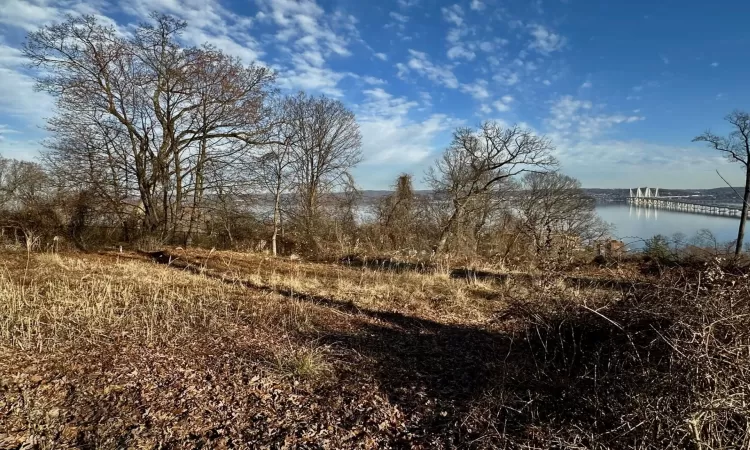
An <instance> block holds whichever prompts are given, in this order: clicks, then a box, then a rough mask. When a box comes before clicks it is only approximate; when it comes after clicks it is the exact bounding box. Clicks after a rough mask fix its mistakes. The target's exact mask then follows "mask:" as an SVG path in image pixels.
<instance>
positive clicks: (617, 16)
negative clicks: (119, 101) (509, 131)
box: [0, 0, 750, 189]
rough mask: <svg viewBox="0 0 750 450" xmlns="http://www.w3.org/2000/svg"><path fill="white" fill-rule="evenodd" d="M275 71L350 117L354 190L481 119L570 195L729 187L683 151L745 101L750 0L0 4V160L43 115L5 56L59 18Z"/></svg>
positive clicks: (30, 152)
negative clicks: (533, 137) (88, 21)
mask: <svg viewBox="0 0 750 450" xmlns="http://www.w3.org/2000/svg"><path fill="white" fill-rule="evenodd" d="M151 11H160V12H165V13H170V14H173V15H176V16H179V17H181V18H183V19H185V20H187V21H188V24H189V29H188V30H187V31H186V33H185V34H184V36H183V39H184V40H185V43H186V44H188V45H200V44H203V43H210V44H213V45H215V46H217V47H219V48H221V49H223V50H224V51H226V52H228V53H231V54H234V55H236V56H239V57H241V58H242V59H243V60H244V61H246V62H253V61H255V62H257V63H259V64H264V65H267V66H269V67H272V68H273V69H275V70H276V71H277V73H278V79H279V84H280V86H281V87H282V88H283V89H284V90H286V91H290V92H291V91H295V90H298V89H304V90H306V91H309V92H312V93H323V94H326V95H330V96H334V97H337V98H339V99H341V100H342V101H343V102H345V103H346V104H347V105H348V106H349V107H350V108H351V109H352V110H354V111H355V113H356V114H357V117H358V121H359V122H360V125H361V128H362V133H363V153H364V157H365V160H364V162H363V163H362V164H361V165H360V166H359V167H358V168H357V169H356V170H355V176H356V178H357V181H358V183H359V184H360V185H361V187H363V188H366V189H382V188H387V187H388V186H389V185H390V184H391V183H392V182H393V180H394V179H395V177H396V176H397V175H398V174H399V173H400V172H404V171H406V172H411V173H413V174H414V176H415V179H416V180H421V178H422V174H423V173H424V170H425V168H426V167H428V166H429V165H430V164H431V163H432V161H434V159H435V158H436V157H437V156H438V155H439V154H440V152H441V151H442V149H443V148H444V147H445V145H446V144H447V143H448V141H449V139H450V134H451V131H452V130H453V129H454V128H455V127H456V126H471V125H476V124H478V123H480V122H481V121H482V120H485V119H493V120H498V121H501V122H503V123H506V124H513V123H519V124H522V125H524V126H526V127H529V128H532V129H533V130H535V131H536V132H538V133H541V134H546V135H548V136H549V137H550V138H551V139H552V140H553V143H554V144H555V146H556V148H557V150H556V153H557V156H558V158H559V159H560V161H561V164H562V170H563V171H564V172H565V173H567V174H569V175H572V176H575V177H577V178H579V179H580V180H581V181H582V182H583V185H584V186H586V187H631V186H636V185H652V186H660V187H667V188H668V187H672V188H678V187H718V186H722V185H723V182H722V181H721V179H719V177H718V176H717V175H716V173H715V170H717V169H718V170H720V171H721V173H722V175H723V176H724V177H725V178H727V179H729V180H730V181H732V182H733V184H741V183H742V180H743V176H742V172H741V170H740V168H739V167H737V166H735V165H729V164H727V163H726V162H725V161H724V160H723V159H721V158H720V157H719V156H718V155H716V154H715V153H714V152H712V151H710V150H709V149H707V148H705V147H703V146H701V145H699V144H693V143H691V139H692V138H693V137H694V136H696V135H697V134H700V133H701V132H703V131H704V130H705V129H707V128H711V129H712V130H714V131H717V132H725V131H726V130H727V129H726V127H725V125H724V123H723V121H722V118H723V117H724V116H725V115H726V114H727V113H728V112H730V111H731V110H732V109H735V108H740V109H742V108H745V109H748V108H750V92H749V91H748V89H747V77H748V74H750V60H748V58H747V51H748V48H750V46H749V44H750V28H748V27H747V18H748V17H750V2H747V1H740V0H735V1H728V0H717V1H712V2H710V3H708V2H705V1H698V0H682V1H674V0H659V1H653V0H651V1H644V0H631V1H624V0H623V1H602V0H465V1H455V0H451V1H442V0H380V1H364V0H356V1H355V0H243V1H225V0H188V1H178V0H123V1H116V2H112V1H110V2H107V1H101V0H99V1H97V0H95V1H88V2H84V1H79V0H0V154H2V155H3V156H6V157H16V158H26V159H31V158H34V157H35V156H36V155H38V151H39V149H40V141H41V140H42V139H43V138H44V131H43V126H44V118H45V117H47V116H49V115H50V114H51V113H52V111H53V110H54V102H53V100H52V99H51V98H49V97H48V96H47V95H46V94H43V93H39V92H34V90H33V79H32V76H33V74H32V73H31V72H29V70H28V69H27V68H25V67H24V66H23V62H24V61H23V59H22V57H21V55H20V51H19V48H20V46H21V45H22V42H23V39H24V36H25V34H26V33H27V32H28V31H30V30H34V29H36V28H37V27H39V26H40V25H43V24H45V23H50V22H53V21H55V20H60V18H61V17H63V15H64V14H65V13H66V12H71V13H74V14H75V13H87V14H95V15H97V16H99V17H101V19H102V20H103V21H107V22H109V23H111V24H113V25H115V26H117V27H118V28H120V29H121V30H123V32H127V30H128V29H130V28H132V26H133V24H134V23H137V22H139V21H142V20H144V19H145V18H146V17H147V16H148V14H149V12H151Z"/></svg>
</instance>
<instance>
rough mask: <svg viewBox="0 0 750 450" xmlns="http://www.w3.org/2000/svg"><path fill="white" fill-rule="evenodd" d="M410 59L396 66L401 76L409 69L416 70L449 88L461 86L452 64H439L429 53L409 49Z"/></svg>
mask: <svg viewBox="0 0 750 450" xmlns="http://www.w3.org/2000/svg"><path fill="white" fill-rule="evenodd" d="M409 55H410V58H409V61H408V62H407V63H406V64H401V63H399V64H397V65H396V67H397V69H398V71H399V75H400V76H402V77H403V76H404V75H405V74H406V73H407V72H409V71H414V72H416V73H418V74H419V75H422V76H423V77H425V78H427V79H428V80H431V81H433V82H435V83H438V84H441V85H443V86H445V87H447V88H451V89H457V88H458V87H459V82H458V78H456V75H455V74H454V73H453V71H452V69H451V67H450V66H439V65H436V64H433V63H432V62H431V61H430V59H429V57H428V56H427V53H424V52H419V51H416V50H412V49H409Z"/></svg>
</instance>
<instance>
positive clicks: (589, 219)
mask: <svg viewBox="0 0 750 450" xmlns="http://www.w3.org/2000/svg"><path fill="white" fill-rule="evenodd" d="M522 188H523V189H522V190H521V191H520V192H519V196H518V201H517V207H516V211H517V213H518V215H519V216H520V218H521V220H522V223H523V228H524V230H525V233H526V234H527V235H528V236H529V237H530V238H531V241H532V243H533V245H534V249H535V252H536V253H537V254H538V253H540V252H541V251H542V250H543V249H551V247H553V246H557V247H564V246H565V244H567V240H568V239H571V238H580V239H582V240H588V241H591V240H594V239H597V238H600V237H602V236H603V235H604V234H605V233H606V230H607V227H606V226H605V224H604V223H603V222H602V221H601V219H599V217H598V216H597V215H596V212H595V210H594V208H595V200H594V199H593V198H592V197H590V196H589V195H587V194H586V193H585V192H584V191H583V190H582V189H581V183H580V182H579V181H578V180H576V179H575V178H572V177H569V176H567V175H563V174H561V173H559V172H548V173H528V174H526V175H525V176H524V177H523V181H522ZM556 241H557V242H556Z"/></svg>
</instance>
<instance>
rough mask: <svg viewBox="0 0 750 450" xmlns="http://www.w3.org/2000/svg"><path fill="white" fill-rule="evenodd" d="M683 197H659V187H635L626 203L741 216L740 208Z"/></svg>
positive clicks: (715, 214) (716, 214) (673, 209)
mask: <svg viewBox="0 0 750 450" xmlns="http://www.w3.org/2000/svg"><path fill="white" fill-rule="evenodd" d="M682 198H684V197H660V196H659V188H654V189H652V188H648V187H645V188H640V187H639V188H636V189H635V190H633V189H630V195H629V196H628V200H627V201H628V203H629V204H631V205H634V206H642V207H645V208H656V209H666V210H671V211H682V212H689V213H695V214H709V215H712V216H730V217H741V216H742V208H740V207H737V206H726V205H708V204H704V203H695V202H686V201H682V200H680V199H682Z"/></svg>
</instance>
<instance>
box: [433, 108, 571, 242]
mask: <svg viewBox="0 0 750 450" xmlns="http://www.w3.org/2000/svg"><path fill="white" fill-rule="evenodd" d="M553 149H554V148H553V146H552V143H551V142H550V141H549V139H547V138H546V137H542V136H537V135H535V134H534V133H532V132H531V131H528V130H524V129H521V128H519V127H517V126H513V127H509V128H504V127H503V126H502V125H500V124H498V123H497V122H491V121H490V122H485V123H483V124H482V125H481V126H480V127H479V129H478V130H474V129H471V128H459V129H457V130H456V131H455V132H454V133H453V140H452V142H451V144H450V146H449V147H448V148H447V149H446V151H445V153H444V154H443V156H442V158H441V159H440V160H438V162H437V163H436V164H435V166H434V167H432V168H431V169H430V170H429V171H428V173H427V182H428V183H429V184H430V185H431V186H432V188H433V190H435V191H436V192H437V193H438V194H439V195H441V196H442V198H443V199H445V200H446V201H449V202H450V203H451V206H452V208H451V213H450V216H449V217H447V219H446V220H445V221H444V224H443V226H442V231H441V233H440V238H439V240H438V243H437V246H436V248H435V251H436V252H443V251H444V250H445V247H446V244H447V242H448V238H449V237H450V235H451V234H452V233H455V232H456V228H457V225H458V224H459V223H460V222H461V220H462V219H463V216H464V214H465V213H466V211H467V209H468V208H470V207H471V206H472V202H474V201H476V200H477V199H478V197H479V196H483V195H488V194H490V193H491V192H492V191H493V190H496V189H497V188H498V186H500V185H501V184H502V183H503V182H505V181H508V180H510V179H511V178H513V177H515V176H517V175H519V174H521V173H525V172H546V171H548V170H550V169H551V168H553V167H555V166H556V164H557V161H556V160H555V158H554V157H553V156H552V151H553Z"/></svg>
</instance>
